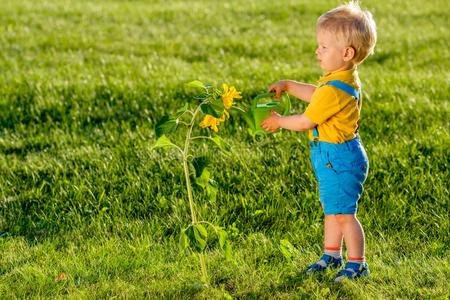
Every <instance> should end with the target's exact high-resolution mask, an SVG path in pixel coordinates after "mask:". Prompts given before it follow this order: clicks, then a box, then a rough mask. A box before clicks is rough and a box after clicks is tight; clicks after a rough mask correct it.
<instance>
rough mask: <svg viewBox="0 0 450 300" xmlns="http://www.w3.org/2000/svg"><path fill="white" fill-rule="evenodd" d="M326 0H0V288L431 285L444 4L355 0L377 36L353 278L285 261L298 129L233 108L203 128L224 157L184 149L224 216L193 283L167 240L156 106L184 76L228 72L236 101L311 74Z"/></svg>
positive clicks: (176, 211)
mask: <svg viewBox="0 0 450 300" xmlns="http://www.w3.org/2000/svg"><path fill="white" fill-rule="evenodd" d="M242 2H243V3H242ZM338 3H339V2H338V1H315V2H314V3H313V2H311V3H305V2H301V1H266V0H261V1H224V2H219V1H164V3H162V2H160V1H118V0H116V1H112V0H111V1H106V0H105V1H24V0H15V1H13V0H7V1H3V2H2V9H1V10H0V66H1V72H0V231H4V232H8V235H7V236H5V237H2V238H0V254H1V255H0V296H1V298H66V297H67V298H86V299H91V298H110V297H111V298H112V297H119V298H207V299H211V298H213V299H221V298H223V297H225V296H226V295H231V296H232V297H237V298H287V299H290V298H309V297H311V298H316V297H317V298H326V299H329V298H331V299H337V298H349V299H374V298H375V299H382V298H383V299H384V298H403V299H411V298H432V299H435V298H442V299H446V298H448V297H449V296H450V285H449V281H450V280H449V278H450V264H449V261H450V236H449V232H450V218H449V211H450V200H449V199H450V195H449V186H450V182H449V178H450V174H449V171H448V168H449V164H450V154H449V149H450V136H449V132H450V126H449V122H448V116H449V112H450V108H449V95H450V90H449V86H450V84H449V83H450V82H449V78H450V76H449V75H450V74H449V69H450V63H449V62H450V52H449V51H448V47H449V45H448V40H449V39H450V33H449V31H448V29H447V27H448V26H447V23H448V22H447V19H448V18H449V13H448V12H447V11H446V10H445V9H444V7H446V4H447V3H446V1H440V0H434V1H428V2H426V3H423V2H419V1H412V2H411V1H409V2H405V1H365V2H363V6H365V7H367V8H369V9H370V10H371V11H372V12H373V13H374V16H375V19H376V22H377V25H378V34H379V41H378V45H377V48H376V53H375V55H374V56H373V57H370V58H369V59H368V60H367V61H366V62H365V63H364V64H363V65H362V66H361V67H360V68H359V72H360V76H361V79H362V82H363V88H364V97H365V100H364V109H363V115H362V128H361V136H362V138H363V141H364V143H365V145H366V149H367V152H368V155H369V159H370V172H369V178H368V180H367V182H366V190H365V194H364V196H363V198H362V200H361V203H360V210H359V218H360V220H361V222H362V223H363V226H364V228H365V231H366V238H367V258H368V262H369V264H370V267H371V270H372V276H371V277H370V278H369V279H367V280H362V281H359V282H355V283H352V282H347V283H345V284H343V285H337V286H336V285H334V284H333V283H332V278H333V275H334V274H333V273H332V272H330V273H327V274H325V275H324V276H322V277H312V278H305V277H304V276H303V275H301V274H300V273H299V270H301V269H302V268H304V267H306V266H307V265H308V264H309V263H311V262H312V261H313V260H314V259H316V258H317V256H318V255H319V254H320V251H321V244H322V218H323V217H322V212H321V208H320V204H319V201H318V199H317V192H316V183H315V181H314V178H313V175H312V171H311V168H310V165H309V152H308V151H309V150H308V148H307V146H306V145H307V139H306V134H304V133H293V132H283V133H282V134H280V135H277V136H268V137H266V138H262V139H257V140H253V139H252V138H251V137H250V136H248V134H247V133H246V130H245V123H244V121H243V119H242V118H241V117H239V116H238V115H234V116H233V117H232V119H231V120H230V121H229V122H227V123H226V124H224V125H223V126H221V128H220V129H221V132H220V134H221V136H222V137H223V138H224V139H226V141H227V142H228V143H230V144H231V146H232V149H233V152H232V155H231V156H230V157H226V156H223V155H220V154H216V153H217V151H216V149H213V148H212V147H210V148H209V149H210V152H205V151H206V150H205V148H202V147H201V146H200V144H199V148H198V152H199V153H208V156H209V159H210V160H211V162H212V163H213V164H214V165H215V167H214V172H213V177H214V179H215V180H216V181H217V183H218V186H219V194H218V198H217V201H216V202H210V201H209V200H208V199H207V198H206V197H205V196H203V195H202V194H201V191H200V190H199V189H198V188H197V187H195V189H194V192H195V198H196V203H197V205H198V210H199V212H200V215H201V217H202V218H203V219H206V220H209V221H211V222H213V223H215V224H220V225H222V226H224V227H226V228H227V229H228V231H229V232H231V233H232V236H231V242H232V245H233V255H234V258H233V260H232V261H224V258H223V255H222V253H220V252H218V251H216V250H214V249H211V250H210V251H208V253H207V259H208V271H209V273H210V277H211V285H210V287H208V288H204V289H201V288H198V287H196V286H195V284H194V283H195V282H197V281H198V279H199V278H200V272H199V269H198V266H197V265H198V263H197V261H196V259H195V258H194V257H192V256H190V255H185V254H184V253H181V252H180V251H179V250H178V248H177V243H178V242H177V241H178V234H179V232H180V229H181V228H183V227H185V226H186V225H187V224H189V216H190V215H189V211H188V205H187V197H186V193H185V186H184V177H183V173H182V167H181V165H180V164H179V162H178V161H176V160H173V158H174V157H175V152H170V151H169V152H164V151H150V148H151V146H152V145H153V143H154V142H155V140H156V138H155V135H154V125H155V123H156V122H157V121H158V120H159V119H160V118H161V117H162V116H163V115H165V114H171V113H173V112H175V110H176V109H177V108H179V107H181V106H183V105H184V103H185V102H186V101H188V102H190V103H194V100H193V99H192V93H191V92H189V91H188V90H186V89H185V87H184V84H185V83H186V82H188V81H191V80H194V79H199V80H202V81H206V82H210V83H213V84H221V83H222V82H228V83H230V84H233V85H235V86H236V87H237V88H238V90H240V91H242V94H243V96H244V99H243V101H244V102H248V101H249V99H251V98H252V96H254V95H256V94H257V93H259V92H261V91H263V90H265V89H266V87H267V86H268V85H269V84H270V83H272V82H274V81H276V80H278V79H282V78H292V79H296V80H299V81H307V82H315V81H316V80H317V79H318V78H319V76H320V75H321V71H320V69H319V67H318V66H317V63H316V61H315V57H314V47H315V37H314V26H315V20H316V18H317V17H318V16H319V15H320V14H321V13H322V12H324V11H326V10H328V9H330V8H332V7H334V6H336V5H337V4H338ZM304 108H305V106H304V104H302V103H295V104H294V108H293V110H294V111H295V112H301V111H302V110H303V109H304ZM173 138H174V139H176V138H177V136H175V137H173ZM282 239H288V240H289V241H290V242H291V243H292V244H293V245H294V246H295V247H296V249H297V250H298V251H297V252H295V258H294V259H293V260H292V261H289V260H287V259H285V258H284V256H283V255H282V253H281V252H280V250H279V245H280V240H282ZM61 273H64V274H65V276H66V279H65V280H61V281H58V280H55V278H57V276H58V275H59V274H61Z"/></svg>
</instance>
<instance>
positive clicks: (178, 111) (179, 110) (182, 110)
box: [176, 103, 189, 118]
mask: <svg viewBox="0 0 450 300" xmlns="http://www.w3.org/2000/svg"><path fill="white" fill-rule="evenodd" d="M188 108H189V104H188V103H185V104H184V106H183V107H181V108H179V109H178V110H177V111H176V115H177V118H179V117H180V116H181V115H182V114H184V113H185V112H186V111H187V110H188Z"/></svg>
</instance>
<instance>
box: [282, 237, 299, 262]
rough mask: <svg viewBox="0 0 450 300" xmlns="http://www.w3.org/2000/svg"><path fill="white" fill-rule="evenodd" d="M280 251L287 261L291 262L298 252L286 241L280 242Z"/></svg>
mask: <svg viewBox="0 0 450 300" xmlns="http://www.w3.org/2000/svg"><path fill="white" fill-rule="evenodd" d="M280 251H281V253H282V254H283V256H284V257H285V258H286V259H287V260H291V259H292V258H293V257H295V255H296V253H297V252H298V250H297V249H296V248H295V247H294V246H293V245H292V244H291V243H290V242H289V241H288V240H281V241H280Z"/></svg>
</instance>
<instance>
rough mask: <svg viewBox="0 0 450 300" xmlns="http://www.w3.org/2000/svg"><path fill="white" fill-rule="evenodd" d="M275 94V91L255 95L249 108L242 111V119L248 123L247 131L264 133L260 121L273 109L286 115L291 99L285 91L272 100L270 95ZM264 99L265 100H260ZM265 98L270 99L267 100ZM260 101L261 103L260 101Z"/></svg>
mask: <svg viewBox="0 0 450 300" xmlns="http://www.w3.org/2000/svg"><path fill="white" fill-rule="evenodd" d="M273 96H275V93H263V94H259V95H257V96H256V97H255V98H254V99H253V100H252V102H251V105H250V109H249V111H248V112H245V113H244V119H245V121H246V122H247V125H248V127H249V128H248V132H249V133H250V134H251V135H252V136H255V135H257V134H260V135H263V134H266V132H265V131H264V129H263V128H261V122H262V121H264V120H265V119H266V118H268V117H269V116H270V114H271V112H272V110H275V111H276V112H277V113H279V114H280V115H287V114H288V113H289V111H290V109H291V101H290V99H289V95H288V94H287V93H283V95H282V96H281V98H280V100H277V101H274V100H273V99H271V97H273ZM262 99H265V100H266V101H265V102H263V101H261V100H262ZM267 99H269V100H271V101H270V102H267ZM260 102H261V103H260Z"/></svg>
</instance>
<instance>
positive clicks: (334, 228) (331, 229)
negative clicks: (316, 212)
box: [324, 215, 343, 256]
mask: <svg viewBox="0 0 450 300" xmlns="http://www.w3.org/2000/svg"><path fill="white" fill-rule="evenodd" d="M342 237H343V234H342V230H341V225H340V224H339V222H338V221H337V220H336V215H325V225H324V248H325V251H327V250H335V251H339V256H341V255H342V254H341V253H342V252H341V249H342Z"/></svg>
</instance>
